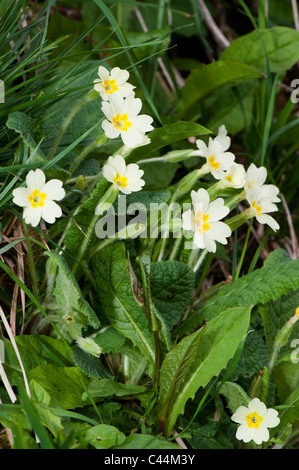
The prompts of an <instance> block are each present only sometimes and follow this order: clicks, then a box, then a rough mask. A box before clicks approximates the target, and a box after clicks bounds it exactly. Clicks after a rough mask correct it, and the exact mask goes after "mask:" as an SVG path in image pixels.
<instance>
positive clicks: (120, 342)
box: [93, 326, 126, 354]
mask: <svg viewBox="0 0 299 470" xmlns="http://www.w3.org/2000/svg"><path fill="white" fill-rule="evenodd" d="M93 340H94V341H95V342H96V343H97V344H98V345H99V346H100V347H101V348H102V352H103V354H105V353H110V352H114V353H119V352H121V351H122V349H123V347H124V345H125V342H126V338H125V337H124V336H123V335H121V334H119V332H118V331H117V330H116V329H115V328H113V327H112V326H108V327H107V328H105V329H104V331H100V332H99V333H98V334H97V335H96V336H95V337H94V338H93Z"/></svg>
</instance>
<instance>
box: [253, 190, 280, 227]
mask: <svg viewBox="0 0 299 470" xmlns="http://www.w3.org/2000/svg"><path fill="white" fill-rule="evenodd" d="M278 193H279V189H278V188H277V187H276V186H274V184H263V185H262V186H256V185H252V186H251V188H250V189H248V188H247V190H246V199H247V201H248V203H249V204H250V208H251V215H252V217H255V218H256V220H257V221H258V222H259V223H260V224H267V225H269V227H271V228H272V230H274V231H276V230H278V229H279V225H278V223H277V222H276V220H275V219H274V218H273V217H271V216H270V215H269V213H271V212H276V211H278V208H277V206H276V205H275V204H274V203H275V202H280V199H279V197H277V194H278Z"/></svg>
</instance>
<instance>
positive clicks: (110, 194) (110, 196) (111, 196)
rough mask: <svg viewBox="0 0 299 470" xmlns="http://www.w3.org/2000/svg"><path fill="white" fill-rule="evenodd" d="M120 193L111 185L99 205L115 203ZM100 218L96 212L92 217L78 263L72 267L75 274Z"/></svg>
mask: <svg viewBox="0 0 299 470" xmlns="http://www.w3.org/2000/svg"><path fill="white" fill-rule="evenodd" d="M118 193H119V190H118V189H117V188H115V187H114V186H112V185H111V186H110V188H109V189H108V190H107V191H106V193H105V194H104V196H103V197H102V198H101V199H100V201H99V205H100V204H104V203H108V204H113V202H114V200H115V199H116V197H117V195H118ZM98 218H99V215H98V214H95V215H94V216H93V218H92V219H91V222H90V225H89V227H88V230H87V232H86V237H85V238H84V239H83V242H82V245H81V247H80V250H79V253H78V257H77V260H76V261H77V262H76V264H75V265H74V267H73V269H72V272H73V274H75V273H76V271H77V269H78V267H79V265H80V262H81V260H82V259H83V256H84V255H85V251H86V249H87V246H88V244H89V242H90V239H91V236H92V234H93V231H94V227H95V224H96V223H97V221H98Z"/></svg>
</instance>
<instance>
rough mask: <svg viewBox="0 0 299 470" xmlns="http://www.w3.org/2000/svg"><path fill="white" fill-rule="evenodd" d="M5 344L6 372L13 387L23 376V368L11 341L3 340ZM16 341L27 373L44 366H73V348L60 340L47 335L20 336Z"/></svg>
mask: <svg viewBox="0 0 299 470" xmlns="http://www.w3.org/2000/svg"><path fill="white" fill-rule="evenodd" d="M2 341H3V342H4V344H5V371H6V374H7V377H8V379H9V381H10V382H11V384H12V385H16V384H17V381H18V378H19V377H20V375H21V374H22V371H21V367H20V364H19V361H18V359H17V356H16V354H15V351H14V348H13V346H12V344H11V341H10V340H9V339H7V338H2ZM15 341H16V344H17V347H18V350H19V352H20V355H21V358H22V362H23V365H24V368H25V370H26V372H28V371H30V370H31V369H34V368H35V367H37V366H38V365H42V364H56V365H61V366H69V365H73V359H72V352H71V348H70V347H69V346H68V345H67V344H66V343H64V342H62V341H61V340H60V339H57V338H51V337H50V336H45V335H19V336H16V337H15Z"/></svg>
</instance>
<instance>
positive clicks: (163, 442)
mask: <svg viewBox="0 0 299 470" xmlns="http://www.w3.org/2000/svg"><path fill="white" fill-rule="evenodd" d="M114 449H130V450H131V449H136V450H137V449H177V450H182V448H181V447H180V446H179V445H178V444H174V443H173V442H170V441H168V440H167V439H164V438H163V437H156V436H151V435H149V434H135V433H132V434H131V435H130V436H129V437H127V439H126V440H125V442H124V443H123V444H122V445H119V446H116V447H114Z"/></svg>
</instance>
